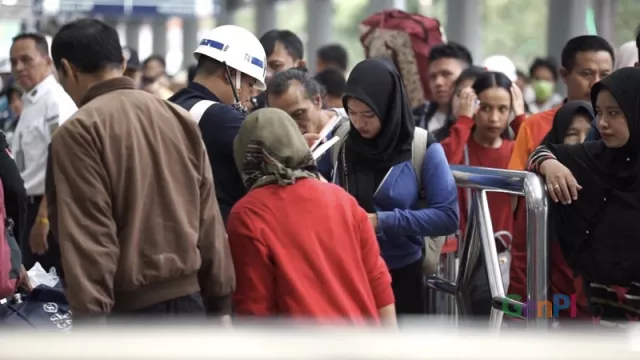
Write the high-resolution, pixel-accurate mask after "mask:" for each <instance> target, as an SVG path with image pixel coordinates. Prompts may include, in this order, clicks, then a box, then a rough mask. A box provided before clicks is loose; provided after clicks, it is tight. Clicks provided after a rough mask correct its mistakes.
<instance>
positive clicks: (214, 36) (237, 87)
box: [169, 25, 266, 222]
mask: <svg viewBox="0 0 640 360" xmlns="http://www.w3.org/2000/svg"><path fill="white" fill-rule="evenodd" d="M194 55H195V57H196V60H197V61H198V65H197V68H196V73H195V77H194V79H193V81H192V82H191V83H190V84H189V85H188V86H187V87H186V88H184V89H182V90H180V91H179V92H177V93H176V94H175V95H173V96H172V97H171V98H169V101H172V102H174V103H176V104H178V105H180V106H182V107H183V108H185V109H186V110H188V111H189V112H190V113H191V115H192V117H193V118H194V120H195V121H197V122H198V125H199V126H200V130H201V132H202V137H203V139H204V142H205V145H206V147H207V152H208V154H209V160H210V161H211V168H212V169H213V174H214V176H216V182H215V187H216V196H217V198H218V203H219V205H220V211H221V213H222V216H223V218H224V219H225V222H226V219H227V216H228V214H229V211H231V207H232V206H233V205H234V204H235V203H236V201H238V200H239V199H240V198H241V197H242V196H244V194H245V192H246V190H245V188H244V185H243V183H242V179H241V178H240V174H239V172H238V170H237V168H236V165H235V162H234V159H233V140H234V139H235V137H236V135H237V134H238V131H239V129H240V125H241V124H242V121H243V120H244V118H245V114H246V110H245V109H244V107H243V106H242V104H243V103H244V102H246V101H248V100H249V98H250V97H251V93H252V90H253V89H259V90H264V89H265V88H266V86H265V81H264V78H265V75H266V55H265V51H264V48H263V47H262V45H261V44H260V41H259V40H258V38H256V37H255V36H254V35H253V34H252V33H251V32H249V31H248V30H246V29H243V28H241V27H239V26H234V25H224V26H219V27H217V28H215V29H213V30H211V31H209V32H208V33H207V34H206V35H205V37H204V39H202V41H201V42H200V45H199V46H198V48H197V49H196V51H195V54H194Z"/></svg>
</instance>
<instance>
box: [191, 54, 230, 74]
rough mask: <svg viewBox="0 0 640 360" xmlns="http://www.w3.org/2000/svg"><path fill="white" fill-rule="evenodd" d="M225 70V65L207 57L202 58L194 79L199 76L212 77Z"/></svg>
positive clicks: (199, 60)
mask: <svg viewBox="0 0 640 360" xmlns="http://www.w3.org/2000/svg"><path fill="white" fill-rule="evenodd" d="M221 69H224V64H223V63H221V62H220V61H218V60H215V59H212V58H210V57H207V56H200V57H199V58H198V64H196V69H195V72H194V74H193V77H196V76H197V75H206V76H212V75H215V74H216V73H217V72H218V71H220V70H221Z"/></svg>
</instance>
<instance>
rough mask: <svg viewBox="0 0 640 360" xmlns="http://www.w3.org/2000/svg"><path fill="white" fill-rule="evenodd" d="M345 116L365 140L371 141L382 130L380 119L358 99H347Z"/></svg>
mask: <svg viewBox="0 0 640 360" xmlns="http://www.w3.org/2000/svg"><path fill="white" fill-rule="evenodd" d="M347 114H348V115H349V119H351V125H353V127H354V128H356V130H358V132H359V133H360V135H361V136H362V137H363V138H365V139H373V138H375V137H376V136H377V135H378V133H380V129H381V128H382V124H381V123H380V119H378V116H377V115H376V113H375V112H374V111H373V110H372V109H371V108H370V107H369V106H367V105H366V104H365V103H363V102H362V101H360V100H358V99H354V98H349V99H347Z"/></svg>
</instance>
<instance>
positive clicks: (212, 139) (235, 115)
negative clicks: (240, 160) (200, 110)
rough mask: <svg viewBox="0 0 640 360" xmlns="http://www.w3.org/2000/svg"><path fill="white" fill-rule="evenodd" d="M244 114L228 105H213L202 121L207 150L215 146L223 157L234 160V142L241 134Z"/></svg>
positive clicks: (201, 129) (201, 126)
mask: <svg viewBox="0 0 640 360" xmlns="http://www.w3.org/2000/svg"><path fill="white" fill-rule="evenodd" d="M244 117H245V116H244V114H242V113H241V112H239V111H237V110H235V109H233V108H232V107H230V106H228V105H222V104H220V105H213V106H211V107H210V108H209V109H207V111H206V112H205V113H204V115H203V116H202V120H200V124H199V125H200V131H201V132H202V136H203V138H204V139H205V143H206V145H207V149H209V148H210V145H213V146H214V148H215V149H217V150H218V151H219V152H220V154H221V155H223V156H230V157H232V158H233V140H234V139H235V138H236V136H237V135H238V133H239V132H240V126H241V125H242V121H244Z"/></svg>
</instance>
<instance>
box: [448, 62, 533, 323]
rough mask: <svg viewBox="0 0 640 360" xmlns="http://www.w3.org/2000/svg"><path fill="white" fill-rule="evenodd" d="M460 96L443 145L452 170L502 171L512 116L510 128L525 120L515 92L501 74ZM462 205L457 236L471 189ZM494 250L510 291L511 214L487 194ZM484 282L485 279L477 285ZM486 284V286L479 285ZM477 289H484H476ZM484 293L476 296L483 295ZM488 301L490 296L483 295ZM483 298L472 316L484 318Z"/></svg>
mask: <svg viewBox="0 0 640 360" xmlns="http://www.w3.org/2000/svg"><path fill="white" fill-rule="evenodd" d="M459 94H460V95H459V96H458V99H456V100H457V101H454V103H456V104H457V109H456V110H455V111H454V112H455V113H457V115H458V118H457V120H456V123H455V125H453V126H452V127H451V132H450V136H449V137H448V138H446V139H445V140H443V141H442V147H443V148H444V151H445V154H446V155H447V160H448V161H449V163H450V164H455V165H471V166H482V167H488V168H497V169H506V168H507V165H508V164H509V159H510V157H511V151H512V150H513V141H512V140H510V139H508V137H507V135H508V131H507V130H508V126H509V118H510V116H511V114H512V113H513V114H515V119H514V120H513V122H512V123H516V124H519V123H522V121H523V120H524V117H525V110H524V101H523V98H522V94H521V92H520V90H519V89H518V87H517V86H516V85H515V84H513V83H512V82H511V81H510V80H509V78H508V77H507V76H506V75H505V74H503V73H500V72H484V73H482V74H480V75H478V77H477V78H476V80H475V81H474V82H473V85H472V86H471V87H470V88H463V89H462V90H461V91H460V93H459ZM458 199H459V200H458V201H459V203H460V230H461V231H462V232H463V233H464V231H465V230H466V225H467V217H468V209H469V206H470V200H471V190H470V189H460V190H459V191H458ZM487 199H488V202H489V210H490V212H491V220H492V223H493V232H494V234H495V238H496V246H497V250H498V253H499V254H500V261H501V265H502V271H503V282H504V287H505V289H507V288H508V287H509V285H508V281H509V273H508V272H509V265H510V262H509V253H508V250H509V248H510V246H511V239H512V236H511V231H512V227H513V213H512V208H511V196H510V195H508V194H504V193H497V192H490V193H488V194H487ZM480 280H484V279H480ZM482 283H484V282H482ZM479 287H483V286H480V285H479ZM487 291H488V286H487V287H486V289H482V290H478V294H480V293H482V294H485V293H486V292H487ZM487 296H489V297H490V295H487ZM484 297H485V296H484V295H483V296H478V299H477V306H474V313H476V314H488V313H489V311H490V310H491V302H490V301H487V300H486V299H485V298H484Z"/></svg>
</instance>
